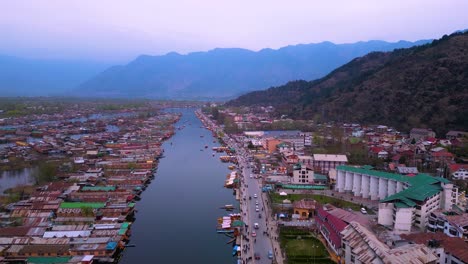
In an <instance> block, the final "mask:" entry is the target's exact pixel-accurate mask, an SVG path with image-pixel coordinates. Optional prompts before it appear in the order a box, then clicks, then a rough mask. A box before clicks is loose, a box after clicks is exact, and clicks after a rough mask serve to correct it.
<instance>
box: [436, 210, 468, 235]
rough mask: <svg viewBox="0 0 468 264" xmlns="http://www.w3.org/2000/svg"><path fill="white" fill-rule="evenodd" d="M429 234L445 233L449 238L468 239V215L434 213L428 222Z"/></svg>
mask: <svg viewBox="0 0 468 264" xmlns="http://www.w3.org/2000/svg"><path fill="white" fill-rule="evenodd" d="M427 230H428V231H429V232H443V233H444V234H446V235H447V236H449V237H460V238H464V239H466V238H468V214H466V213H463V214H456V213H455V212H441V211H438V212H432V213H431V214H430V215H429V221H428V222H427Z"/></svg>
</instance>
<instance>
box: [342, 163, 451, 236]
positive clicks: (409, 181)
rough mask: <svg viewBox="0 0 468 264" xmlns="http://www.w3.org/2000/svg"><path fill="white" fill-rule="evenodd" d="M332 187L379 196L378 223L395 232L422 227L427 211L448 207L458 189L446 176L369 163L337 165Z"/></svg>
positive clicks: (425, 220) (446, 208) (377, 197)
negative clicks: (393, 169) (397, 170)
mask: <svg viewBox="0 0 468 264" xmlns="http://www.w3.org/2000/svg"><path fill="white" fill-rule="evenodd" d="M335 189H336V190H337V191H338V192H349V193H352V194H353V195H354V196H359V197H363V198H367V199H371V200H380V204H379V214H378V223H379V224H381V225H384V226H390V227H393V229H394V231H396V232H397V233H404V232H409V231H411V228H412V227H413V226H415V227H418V228H419V229H421V230H424V229H425V227H426V224H427V222H428V218H429V215H430V213H431V212H434V211H436V210H438V209H442V210H450V209H451V208H452V205H454V204H456V203H457V199H458V195H457V193H458V190H457V188H454V186H453V184H452V183H450V181H448V180H447V179H444V178H439V177H432V176H429V175H426V174H417V175H415V176H405V175H399V174H393V173H387V172H381V171H375V170H372V169H370V168H369V167H366V166H364V167H362V168H357V167H350V166H339V167H337V180H336V185H335Z"/></svg>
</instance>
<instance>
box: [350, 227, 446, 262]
mask: <svg viewBox="0 0 468 264" xmlns="http://www.w3.org/2000/svg"><path fill="white" fill-rule="evenodd" d="M341 236H342V238H341V240H342V252H343V254H342V259H344V263H345V264H348V263H349V264H361V263H362V264H367V263H375V264H384V263H392V264H417V263H419V264H422V263H431V264H432V263H433V264H435V263H437V256H436V255H434V254H433V253H431V252H430V250H429V248H428V247H427V246H425V245H419V244H417V245H415V244H406V245H403V246H399V247H394V248H390V246H388V245H387V244H385V243H383V242H381V241H380V240H379V239H378V238H377V237H376V236H375V235H374V233H372V232H371V231H369V230H368V229H367V228H365V227H363V226H362V225H360V224H359V223H356V222H352V223H350V224H349V225H348V226H347V227H346V228H345V229H344V230H343V231H342V232H341Z"/></svg>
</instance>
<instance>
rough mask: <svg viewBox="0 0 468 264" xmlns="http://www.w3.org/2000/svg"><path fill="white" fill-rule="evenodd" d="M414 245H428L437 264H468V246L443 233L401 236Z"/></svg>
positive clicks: (460, 240) (462, 241)
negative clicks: (435, 257)
mask: <svg viewBox="0 0 468 264" xmlns="http://www.w3.org/2000/svg"><path fill="white" fill-rule="evenodd" d="M401 237H402V238H403V239H406V240H408V241H410V242H412V243H416V244H422V245H427V246H428V248H429V250H430V252H429V254H432V255H436V256H437V257H438V258H437V263H441V264H445V263H447V264H462V263H468V244H467V243H466V242H465V241H464V240H463V239H461V238H459V237H449V236H447V235H445V234H442V233H415V234H407V235H402V236H401Z"/></svg>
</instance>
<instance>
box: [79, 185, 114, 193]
mask: <svg viewBox="0 0 468 264" xmlns="http://www.w3.org/2000/svg"><path fill="white" fill-rule="evenodd" d="M115 189H116V188H115V186H84V187H83V189H82V190H83V191H95V192H111V191H115Z"/></svg>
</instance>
